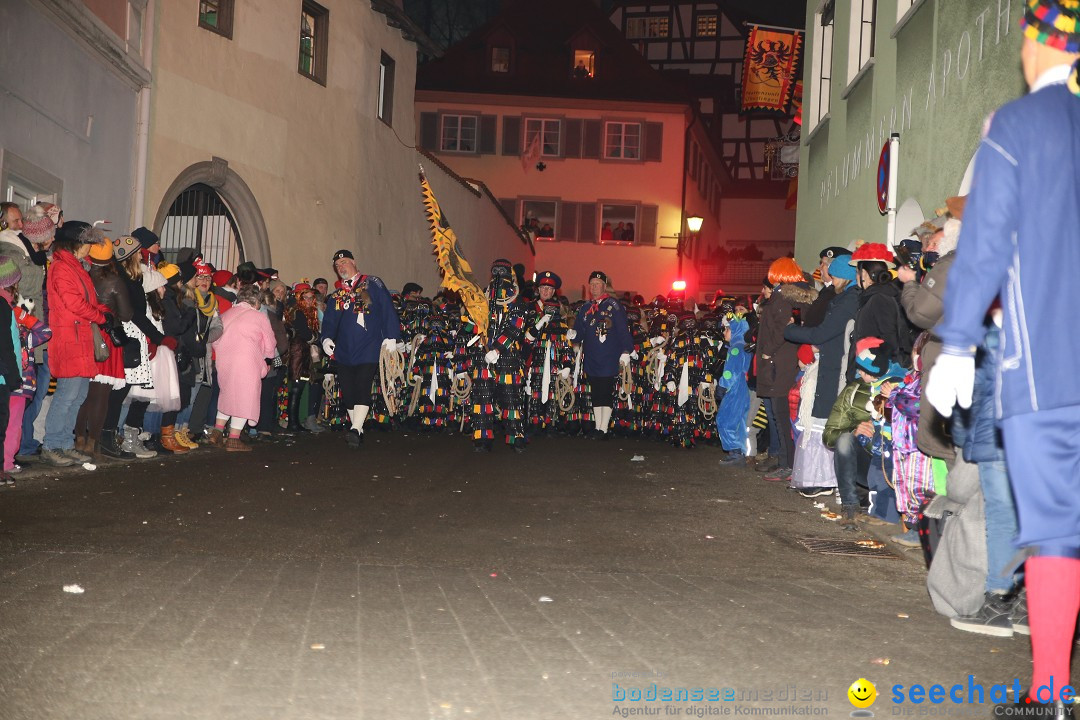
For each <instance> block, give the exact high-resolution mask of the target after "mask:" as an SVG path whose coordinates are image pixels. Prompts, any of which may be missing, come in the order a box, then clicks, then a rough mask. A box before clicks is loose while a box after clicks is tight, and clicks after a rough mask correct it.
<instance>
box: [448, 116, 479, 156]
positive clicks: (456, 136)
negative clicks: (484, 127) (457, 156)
mask: <svg viewBox="0 0 1080 720" xmlns="http://www.w3.org/2000/svg"><path fill="white" fill-rule="evenodd" d="M476 121H477V118H476V116H475V115H443V116H442V143H441V145H440V146H439V147H440V149H441V150H442V151H443V152H463V153H474V152H476Z"/></svg>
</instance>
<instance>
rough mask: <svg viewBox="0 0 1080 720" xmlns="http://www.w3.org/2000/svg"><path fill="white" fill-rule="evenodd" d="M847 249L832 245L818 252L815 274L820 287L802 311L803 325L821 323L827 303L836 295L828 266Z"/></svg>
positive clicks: (814, 325) (848, 252)
mask: <svg viewBox="0 0 1080 720" xmlns="http://www.w3.org/2000/svg"><path fill="white" fill-rule="evenodd" d="M850 254H851V252H850V251H849V250H845V249H844V248H842V247H838V246H833V247H827V248H825V249H824V250H822V251H821V252H820V253H818V257H819V258H820V261H819V263H818V267H817V272H815V273H814V275H815V276H820V278H821V289H820V290H818V296H817V300H815V301H814V302H812V303H810V307H808V308H806V309H805V310H803V311H802V324H803V326H804V327H817V326H818V325H820V324H821V321H822V320H824V319H825V311H826V310H828V308H829V303H830V302H832V299H833V298H834V297H836V290H835V289H834V288H833V281H832V275H830V274H829V266H830V265H831V264H832V261H833V260H835V259H836V258H838V257H840V256H841V255H850Z"/></svg>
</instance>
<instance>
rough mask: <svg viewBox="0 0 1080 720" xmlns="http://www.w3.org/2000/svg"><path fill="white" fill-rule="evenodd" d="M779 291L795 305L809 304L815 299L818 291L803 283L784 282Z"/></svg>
mask: <svg viewBox="0 0 1080 720" xmlns="http://www.w3.org/2000/svg"><path fill="white" fill-rule="evenodd" d="M779 293H780V295H781V296H783V297H784V298H785V299H787V300H788V301H789V302H792V303H794V304H796V305H809V304H810V303H812V302H814V301H815V300H817V296H818V291H817V290H815V289H814V288H812V287H810V286H809V285H807V284H805V283H784V284H783V285H781V286H780V290H779Z"/></svg>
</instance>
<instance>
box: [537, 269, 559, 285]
mask: <svg viewBox="0 0 1080 720" xmlns="http://www.w3.org/2000/svg"><path fill="white" fill-rule="evenodd" d="M536 284H537V285H539V286H540V287H543V286H545V285H547V286H548V287H553V288H555V289H556V290H558V289H559V288H561V287H562V278H561V277H559V276H558V275H556V274H555V273H553V272H551V271H550V270H545V271H544V272H542V273H540V274H539V275H537V276H536Z"/></svg>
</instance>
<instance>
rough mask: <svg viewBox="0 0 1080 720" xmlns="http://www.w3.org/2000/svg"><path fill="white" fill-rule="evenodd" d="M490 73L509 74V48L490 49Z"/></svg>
mask: <svg viewBox="0 0 1080 720" xmlns="http://www.w3.org/2000/svg"><path fill="white" fill-rule="evenodd" d="M491 72H496V73H508V72H510V48H506V47H493V48H491Z"/></svg>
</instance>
